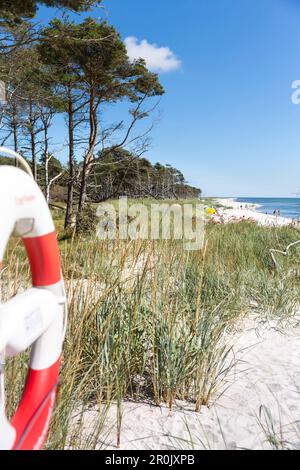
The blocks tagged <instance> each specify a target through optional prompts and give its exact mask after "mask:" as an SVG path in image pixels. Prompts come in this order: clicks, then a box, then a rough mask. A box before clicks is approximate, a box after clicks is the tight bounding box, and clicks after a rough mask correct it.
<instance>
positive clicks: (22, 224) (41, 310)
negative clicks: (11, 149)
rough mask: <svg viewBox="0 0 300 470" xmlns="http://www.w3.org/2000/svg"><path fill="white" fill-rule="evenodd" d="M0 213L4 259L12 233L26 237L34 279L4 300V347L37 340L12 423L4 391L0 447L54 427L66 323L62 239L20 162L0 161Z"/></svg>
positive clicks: (23, 442) (29, 444)
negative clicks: (29, 286)
mask: <svg viewBox="0 0 300 470" xmlns="http://www.w3.org/2000/svg"><path fill="white" fill-rule="evenodd" d="M0 153H1V148H0ZM6 153H8V152H6ZM20 158H21V157H20ZM0 217H1V225H0V262H1V261H2V259H3V256H4V252H5V249H6V245H7V242H8V240H9V238H10V236H11V235H12V234H15V235H18V236H20V237H22V239H23V242H24V245H25V248H26V251H27V254H28V257H29V261H30V266H31V273H32V279H33V288H32V289H29V290H28V291H27V292H25V293H23V294H21V295H18V296H16V297H15V298H13V299H11V300H10V301H9V302H7V303H6V304H4V305H2V306H1V305H0V348H4V349H5V351H6V354H7V355H15V354H18V353H19V352H21V351H24V349H26V348H27V347H28V346H30V345H31V344H33V347H32V350H31V357H30V369H29V373H28V377H27V383H26V387H25V390H24V394H23V397H22V400H21V402H20V404H19V408H18V410H17V412H16V414H15V416H14V418H13V420H12V423H9V422H8V421H7V418H6V416H5V411H4V410H5V408H4V404H3V403H2V402H1V396H0V448H1V449H11V448H14V449H21V450H23V449H24V450H25V449H37V448H41V446H42V445H43V443H44V441H45V438H46V435H47V431H48V427H49V422H50V417H51V413H52V409H53V405H54V400H55V395H56V390H57V386H58V374H59V364H60V356H61V352H62V344H63V340H64V333H65V326H66V325H65V323H66V305H65V303H66V300H65V291H64V283H63V279H62V274H61V267H60V257H59V251H58V244H57V240H56V235H55V229H54V224H53V220H52V217H51V213H50V211H49V208H48V205H47V203H46V201H45V198H44V196H43V194H42V192H41V190H40V188H39V187H38V185H37V184H36V183H35V181H34V180H33V179H32V178H31V177H30V176H29V175H28V174H26V173H25V172H24V171H22V170H20V169H18V168H14V167H9V166H2V167H0ZM0 352H1V350H0Z"/></svg>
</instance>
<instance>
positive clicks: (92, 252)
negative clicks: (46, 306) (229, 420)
mask: <svg viewBox="0 0 300 470" xmlns="http://www.w3.org/2000/svg"><path fill="white" fill-rule="evenodd" d="M55 218H56V223H57V224H58V227H59V228H60V229H62V224H61V220H60V219H59V215H57V216H56V217H55ZM63 238H64V237H62V241H61V242H60V247H61V254H62V264H63V272H64V277H65V281H66V289H67V295H68V303H69V325H68V332H67V337H66V341H65V345H64V354H63V361H62V373H61V385H60V389H59V395H58V402H57V407H56V411H55V413H54V417H53V420H52V426H51V432H50V434H49V438H48V443H47V448H49V449H63V448H72V449H80V448H82V449H86V448H91V449H92V448H95V447H96V446H97V447H98V448H99V446H101V442H104V441H105V438H104V434H103V433H104V432H106V431H104V429H106V427H105V423H106V417H107V412H108V409H109V406H110V405H111V404H112V403H116V404H117V409H118V413H117V423H116V426H117V428H118V433H117V434H118V438H117V442H116V443H115V444H116V445H117V446H118V445H120V443H121V439H122V416H123V406H122V405H123V403H124V400H128V399H129V400H133V401H135V402H139V401H145V400H146V401H148V402H151V403H153V404H154V405H157V406H159V405H160V404H162V403H165V404H167V405H168V406H169V407H170V408H172V406H173V405H174V402H175V400H176V399H181V400H187V401H190V402H191V403H193V404H194V407H195V410H196V411H200V410H201V407H202V406H205V405H208V404H210V403H211V402H212V401H213V400H214V399H216V398H217V397H218V394H220V393H222V388H223V387H224V386H225V384H226V376H227V374H228V372H229V371H230V369H231V367H232V366H233V359H232V358H231V355H230V352H231V344H230V341H229V338H230V334H231V332H232V331H234V329H235V328H236V326H237V324H238V323H239V322H240V321H241V320H242V319H243V318H246V317H247V315H248V314H250V313H251V314H253V312H255V314H256V315H258V316H259V318H260V320H261V321H268V320H269V319H270V318H271V319H274V318H275V319H276V320H278V321H286V320H290V319H292V318H293V315H294V313H295V311H296V308H297V306H298V305H299V287H300V280H299V276H297V275H295V272H296V271H295V270H294V267H295V263H297V259H298V258H297V256H296V255H295V254H293V256H291V257H290V258H289V259H287V260H285V263H284V266H283V267H282V270H281V269H276V268H275V266H274V263H273V261H272V258H271V256H270V250H271V249H280V250H282V249H285V247H286V246H287V245H288V244H289V243H292V242H294V241H296V240H297V239H298V238H299V232H298V231H297V230H295V229H294V228H291V227H281V228H265V227H259V226H256V225H254V224H251V223H248V222H241V223H239V224H233V225H225V226H207V229H206V234H205V244H204V247H203V249H202V250H200V251H195V252H191V251H186V250H185V249H184V247H183V244H182V242H180V241H155V242H154V241H128V242H127V241H119V240H115V241H100V240H96V239H95V237H91V236H86V237H81V238H74V237H73V238H66V239H63ZM1 281H2V282H1V285H2V300H5V299H6V298H7V297H9V296H10V295H12V294H14V293H16V292H17V291H18V289H19V288H23V287H24V286H26V285H28V284H30V272H29V268H28V264H27V261H26V257H25V254H24V251H23V248H22V246H21V244H20V243H19V242H17V243H16V242H13V243H11V244H10V246H9V249H8V251H7V257H6V267H5V269H4V270H3V271H2V275H1ZM7 286H8V287H7ZM26 361H27V355H26V354H25V355H23V356H22V357H20V358H17V359H13V360H10V361H8V363H7V365H6V372H7V382H6V383H7V390H8V391H10V393H9V394H8V401H7V405H8V408H9V413H10V415H11V414H12V413H13V410H14V409H15V407H16V404H17V402H18V399H19V397H20V393H21V389H22V383H23V380H24V377H25V374H26ZM11 391H13V393H11ZM95 406H96V407H97V410H98V411H97V416H98V417H97V420H95V422H94V424H93V425H90V426H87V424H86V422H85V420H84V416H85V411H86V410H89V409H94V408H93V407H95ZM103 445H104V444H103Z"/></svg>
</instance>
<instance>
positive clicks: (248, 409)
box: [83, 319, 300, 450]
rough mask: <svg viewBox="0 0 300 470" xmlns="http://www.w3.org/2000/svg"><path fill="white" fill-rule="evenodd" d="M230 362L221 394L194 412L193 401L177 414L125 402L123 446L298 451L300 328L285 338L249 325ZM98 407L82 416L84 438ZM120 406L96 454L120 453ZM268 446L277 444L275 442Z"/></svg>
mask: <svg viewBox="0 0 300 470" xmlns="http://www.w3.org/2000/svg"><path fill="white" fill-rule="evenodd" d="M232 345H233V349H232V353H231V357H230V358H229V359H228V360H233V361H234V364H235V365H234V366H233V367H232V370H231V372H230V374H229V375H228V377H227V379H226V382H225V383H224V387H223V389H222V390H220V393H221V396H219V397H216V399H215V401H213V402H212V403H211V404H210V406H209V407H202V409H201V412H200V413H196V412H195V411H194V405H193V403H188V402H182V401H177V402H176V405H175V406H174V408H173V409H172V410H170V409H169V408H168V407H166V406H161V407H156V406H153V405H152V404H150V403H134V402H129V401H127V402H125V403H124V404H123V422H122V434H121V445H120V449H123V450H136V449H146V450H172V449H177V450H178V449H181V450H186V449H188V450H191V449H206V450H211V449H226V450H239V449H265V450H271V449H273V448H274V443H275V442H276V445H277V446H278V447H279V448H281V447H284V448H293V449H294V448H298V447H299V445H300V444H299V443H300V428H299V425H298V424H297V421H299V420H300V406H299V394H300V389H299V380H300V366H299V356H300V328H299V327H296V328H294V327H290V328H288V327H287V328H286V329H285V333H284V334H282V332H280V331H278V329H277V327H276V324H273V325H272V324H265V325H264V324H261V325H260V326H258V324H257V322H256V321H255V320H254V319H253V320H248V321H247V322H246V324H243V325H241V328H240V330H239V331H237V332H236V333H235V335H234V336H233V337H232ZM99 416H100V414H99V410H98V409H97V408H93V409H90V410H89V411H86V412H85V414H84V419H83V422H84V429H85V431H86V433H87V434H89V433H90V432H91V429H92V428H93V427H94V426H96V423H97V421H98V420H99ZM116 422H117V407H116V405H112V407H111V408H110V410H109V413H108V417H107V420H106V425H105V432H104V433H103V435H104V437H103V439H102V440H101V442H98V444H97V448H99V449H104V448H108V449H117V446H116V442H117V431H116V429H117V426H116ZM270 441H272V442H273V441H274V442H273V445H272V443H271V442H270Z"/></svg>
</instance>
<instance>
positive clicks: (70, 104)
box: [65, 88, 75, 228]
mask: <svg viewBox="0 0 300 470" xmlns="http://www.w3.org/2000/svg"><path fill="white" fill-rule="evenodd" d="M68 130H69V181H68V196H67V208H66V218H65V228H67V227H70V225H71V224H72V212H73V200H74V176H75V174H74V173H75V172H74V107H73V100H72V93H71V89H70V88H69V90H68Z"/></svg>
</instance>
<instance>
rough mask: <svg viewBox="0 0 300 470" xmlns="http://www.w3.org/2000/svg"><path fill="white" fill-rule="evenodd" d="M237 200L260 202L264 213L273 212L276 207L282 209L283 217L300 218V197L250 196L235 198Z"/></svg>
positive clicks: (260, 210) (246, 202) (261, 210)
mask: <svg viewBox="0 0 300 470" xmlns="http://www.w3.org/2000/svg"><path fill="white" fill-rule="evenodd" d="M235 201H237V202H241V203H245V204H258V205H259V207H258V208H257V211H258V212H262V213H263V214H271V215H272V214H273V212H274V211H275V210H276V209H279V210H280V215H281V216H282V217H287V218H289V219H298V218H300V197H295V198H263V197H250V198H243V197H241V198H235Z"/></svg>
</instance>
